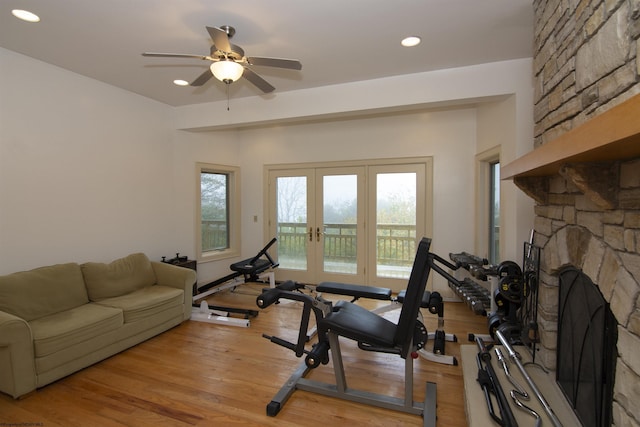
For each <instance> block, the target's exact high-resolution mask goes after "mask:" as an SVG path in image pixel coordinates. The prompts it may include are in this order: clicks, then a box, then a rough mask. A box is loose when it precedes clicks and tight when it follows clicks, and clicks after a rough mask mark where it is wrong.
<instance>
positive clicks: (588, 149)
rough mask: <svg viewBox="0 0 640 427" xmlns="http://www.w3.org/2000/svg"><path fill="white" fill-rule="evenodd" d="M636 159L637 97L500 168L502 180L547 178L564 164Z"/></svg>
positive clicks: (639, 147) (639, 134) (639, 137)
mask: <svg viewBox="0 0 640 427" xmlns="http://www.w3.org/2000/svg"><path fill="white" fill-rule="evenodd" d="M639 156H640V95H635V96H634V97H632V98H630V99H628V100H627V101H625V102H623V103H621V104H619V105H617V106H615V107H613V108H611V109H609V110H607V111H605V112H604V113H602V114H600V115H598V116H596V117H594V118H593V119H590V120H589V121H587V122H585V123H583V124H582V125H580V126H578V127H576V128H574V129H572V130H570V131H568V132H567V133H565V134H563V135H561V136H560V137H559V138H557V139H555V140H553V141H550V142H548V143H546V144H544V145H542V146H540V147H538V148H536V149H535V150H533V151H531V152H529V153H528V154H525V155H524V156H522V157H520V158H518V159H516V160H514V161H513V162H511V163H509V164H507V165H505V166H504V167H502V170H501V176H502V179H515V178H525V177H542V176H551V175H555V174H557V173H559V171H560V170H561V167H562V166H563V165H565V164H576V163H591V162H610V161H615V160H624V159H632V158H635V157H639Z"/></svg>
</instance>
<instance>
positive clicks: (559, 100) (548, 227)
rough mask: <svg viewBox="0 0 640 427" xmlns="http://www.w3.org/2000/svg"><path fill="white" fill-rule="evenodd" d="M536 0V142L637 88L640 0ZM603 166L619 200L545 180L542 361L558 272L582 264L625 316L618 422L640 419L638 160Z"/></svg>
mask: <svg viewBox="0 0 640 427" xmlns="http://www.w3.org/2000/svg"><path fill="white" fill-rule="evenodd" d="M533 7H534V14H535V27H534V28H535V37H534V76H535V81H534V86H535V98H534V100H535V109H534V114H535V117H534V122H535V129H534V132H535V135H534V147H538V146H540V145H542V144H545V143H546V142H549V141H551V140H553V139H555V138H557V137H558V136H559V135H561V134H563V133H564V132H566V131H568V130H571V129H573V128H574V127H576V126H578V125H580V124H582V123H584V122H585V121H587V120H588V119H590V118H591V117H594V116H596V115H598V114H600V113H602V112H604V111H606V110H608V109H609V108H611V107H613V106H615V105H617V104H619V103H621V102H622V101H625V100H626V99H628V98H630V97H631V96H634V95H636V94H638V93H640V77H639V74H638V72H639V70H640V39H639V37H640V0H534V1H533ZM638 119H639V120H640V117H639V118H638ZM604 167H606V168H610V170H612V171H614V174H615V176H616V181H617V185H618V188H616V189H614V190H613V191H614V192H615V193H616V194H618V195H619V196H620V197H617V198H616V200H617V202H616V203H615V206H613V207H612V208H608V209H605V208H602V207H600V206H598V204H596V203H594V201H593V200H591V199H590V198H589V196H588V195H585V194H583V193H582V192H581V191H580V190H579V189H578V188H577V187H576V186H575V185H574V184H573V182H572V181H571V180H570V179H565V178H564V177H563V176H560V175H558V176H554V177H550V178H548V179H549V190H550V191H549V195H548V202H547V203H545V204H544V205H540V204H538V205H537V206H536V207H535V213H536V220H535V225H534V227H535V230H536V239H535V243H536V244H537V245H538V246H540V247H541V248H542V256H541V277H540V281H541V285H540V292H539V308H538V310H539V311H538V315H539V316H538V320H539V327H540V338H541V350H540V359H541V360H542V362H543V363H544V364H545V366H547V367H548V368H550V369H554V368H555V349H556V332H557V304H558V277H557V272H558V270H559V269H560V268H561V267H562V266H565V265H574V266H576V267H579V268H582V270H583V271H584V272H585V273H586V274H588V275H589V277H590V278H591V279H592V280H593V282H594V283H596V284H597V285H598V286H599V288H600V290H601V292H602V293H603V295H604V297H605V299H606V300H607V301H608V302H609V303H610V304H611V308H612V311H613V313H614V315H615V317H616V319H617V321H618V324H619V327H618V343H617V349H618V356H619V357H618V360H617V366H616V379H615V386H614V405H613V416H614V425H616V426H640V404H639V403H638V402H640V254H639V253H640V159H629V160H626V161H619V162H614V163H613V164H612V163H609V164H607V165H604Z"/></svg>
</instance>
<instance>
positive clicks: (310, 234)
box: [309, 227, 313, 242]
mask: <svg viewBox="0 0 640 427" xmlns="http://www.w3.org/2000/svg"><path fill="white" fill-rule="evenodd" d="M309 241H310V242H313V227H309Z"/></svg>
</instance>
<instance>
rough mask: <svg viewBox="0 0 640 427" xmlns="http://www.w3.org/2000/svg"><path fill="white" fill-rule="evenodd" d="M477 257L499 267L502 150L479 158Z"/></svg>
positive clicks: (482, 154)
mask: <svg viewBox="0 0 640 427" xmlns="http://www.w3.org/2000/svg"><path fill="white" fill-rule="evenodd" d="M476 165H477V169H476V171H477V178H476V183H477V187H476V193H477V195H478V198H477V200H478V206H477V211H476V213H477V215H476V221H477V222H476V230H477V240H476V254H477V255H480V256H482V257H484V258H487V259H488V260H489V262H490V263H492V264H499V263H500V147H494V148H492V149H490V150H487V151H485V152H483V153H480V154H478V155H477V156H476Z"/></svg>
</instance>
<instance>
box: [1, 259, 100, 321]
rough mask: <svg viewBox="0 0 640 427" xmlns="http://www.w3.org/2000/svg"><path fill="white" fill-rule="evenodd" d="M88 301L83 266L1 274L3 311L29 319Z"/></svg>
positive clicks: (53, 267) (55, 267)
mask: <svg viewBox="0 0 640 427" xmlns="http://www.w3.org/2000/svg"><path fill="white" fill-rule="evenodd" d="M88 302H89V298H88V296H87V290H86V288H85V286H84V281H83V279H82V272H81V271H80V266H79V265H78V264H76V263H68V264H57V265H51V266H47V267H40V268H36V269H34V270H29V271H21V272H18V273H13V274H9V275H7V276H0V310H2V311H5V312H7V313H11V314H13V315H15V316H18V317H21V318H22V319H24V320H26V321H31V320H35V319H38V318H40V317H44V316H48V315H51V314H55V313H59V312H61V311H65V310H69V309H71V308H75V307H78V306H80V305H83V304H86V303H88Z"/></svg>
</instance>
